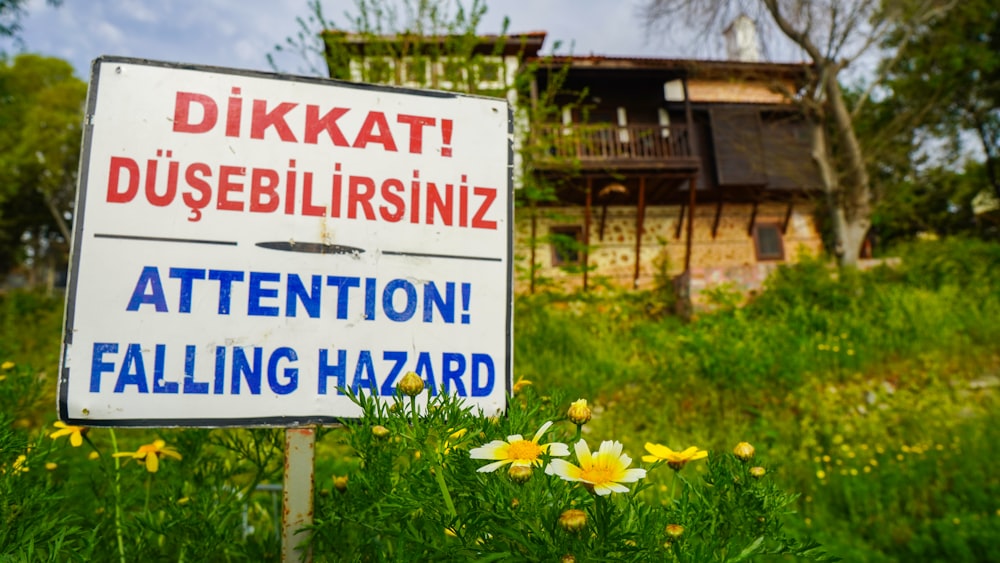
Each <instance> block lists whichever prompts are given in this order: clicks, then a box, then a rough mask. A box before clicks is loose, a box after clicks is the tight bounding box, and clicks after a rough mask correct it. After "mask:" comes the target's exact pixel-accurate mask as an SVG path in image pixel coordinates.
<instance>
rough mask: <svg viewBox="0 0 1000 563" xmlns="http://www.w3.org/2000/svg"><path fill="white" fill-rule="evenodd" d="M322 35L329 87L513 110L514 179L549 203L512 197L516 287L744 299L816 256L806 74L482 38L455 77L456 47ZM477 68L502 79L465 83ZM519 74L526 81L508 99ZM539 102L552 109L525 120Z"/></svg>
mask: <svg viewBox="0 0 1000 563" xmlns="http://www.w3.org/2000/svg"><path fill="white" fill-rule="evenodd" d="M324 39H325V40H326V43H327V59H328V64H329V66H330V74H331V76H332V77H337V78H347V79H352V80H368V81H373V80H376V78H373V77H374V76H376V75H378V76H379V77H380V78H378V79H377V80H378V81H386V82H389V83H394V84H400V85H406V86H417V87H430V88H442V89H457V90H462V91H470V92H476V93H485V94H491V95H506V96H507V97H508V99H509V100H510V101H511V102H512V103H513V104H514V106H515V111H516V112H517V114H518V115H519V116H521V117H520V118H519V119H520V121H521V126H519V127H518V128H517V129H518V130H519V131H520V134H521V137H520V138H519V139H518V141H517V143H518V145H519V146H520V147H521V150H520V151H518V152H517V154H516V155H515V167H516V168H517V169H518V172H517V173H519V174H520V175H521V177H520V180H519V181H515V185H516V186H518V187H520V188H521V189H524V188H523V187H524V186H526V185H529V184H531V185H532V187H533V188H535V189H539V188H540V187H541V189H544V190H547V191H548V192H549V195H550V196H551V197H549V198H547V199H545V200H544V201H531V202H528V201H526V198H524V197H519V198H518V199H519V200H520V203H521V204H522V205H519V206H518V207H517V209H516V211H515V225H514V227H515V237H514V240H515V245H516V248H515V257H516V260H517V264H516V267H517V271H518V274H517V276H516V289H517V290H518V291H523V292H529V291H536V290H538V289H539V288H542V287H545V286H558V287H561V288H563V289H569V288H574V287H576V288H583V289H589V288H590V287H592V286H594V285H596V284H598V283H600V284H609V285H614V286H619V287H631V288H648V287H651V286H654V285H657V284H659V285H663V284H666V283H672V284H673V286H674V287H675V288H677V289H678V291H679V292H680V293H681V295H682V297H685V298H687V297H689V296H691V297H695V298H696V297H697V294H698V292H699V291H700V290H702V289H704V288H706V287H709V286H711V285H714V284H717V283H722V282H731V283H734V284H735V285H737V286H738V287H741V288H743V289H754V288H756V287H757V286H759V285H760V283H761V282H762V281H763V279H764V278H765V277H766V276H767V273H768V272H769V271H771V270H772V269H773V268H774V267H775V266H776V265H778V264H781V263H785V262H788V261H792V260H795V259H796V258H797V257H798V256H800V255H802V253H803V252H804V253H807V254H816V253H819V252H821V251H822V242H821V239H820V235H819V232H818V228H817V222H816V220H815V218H814V203H813V202H814V201H815V199H816V197H817V195H818V194H819V192H820V184H819V174H818V171H817V167H816V166H815V164H814V161H813V158H812V149H811V145H810V138H811V124H810V123H809V122H808V121H807V120H806V119H805V118H804V117H803V116H802V114H801V112H800V111H799V110H798V108H797V106H796V105H795V104H794V103H791V100H792V99H793V98H794V97H795V96H796V94H797V92H798V91H799V89H800V88H801V87H802V86H803V85H804V84H805V83H806V80H807V78H808V73H809V72H810V70H811V69H810V67H809V66H808V65H805V64H776V63H761V62H737V61H709V60H686V59H648V58H614V57H596V56H589V57H540V56H538V52H539V50H540V49H541V47H542V45H543V42H544V39H545V34H544V32H532V33H526V34H521V35H513V36H507V37H497V36H481V37H479V43H478V44H476V45H474V46H473V48H472V49H471V50H469V49H467V50H466V56H467V57H469V58H470V60H469V61H467V62H469V63H471V64H470V65H469V66H470V67H471V69H467V70H465V71H463V72H462V73H458V74H456V73H454V72H449V70H448V67H449V64H450V63H454V62H455V57H454V55H453V54H452V53H449V52H448V49H449V47H448V45H450V44H453V43H454V42H453V41H451V40H452V39H453V38H449V37H441V38H435V37H431V38H423V39H421V40H420V41H419V42H417V43H413V41H414V39H415V38H413V37H407V36H391V37H382V38H370V37H368V38H365V37H360V36H356V35H351V34H345V33H343V32H338V31H328V32H326V33H324ZM466 47H468V45H467V44H466ZM345 53H346V55H345ZM421 61H422V62H421ZM417 62H419V63H420V64H416V63H417ZM376 63H377V64H376ZM489 66H495V67H496V68H497V69H499V72H496V73H493V72H490V73H489V74H490V75H491V76H492V77H491V78H489V79H488V80H486V81H481V82H480V83H478V84H477V83H475V82H474V81H471V80H470V78H471V77H472V76H473V74H477V75H479V76H485V75H486V74H484V72H483V71H484V69H486V68H487V67H489ZM525 68H530V69H532V72H531V75H530V76H529V79H530V80H529V81H528V82H529V84H530V85H529V87H528V88H522V89H521V91H516V90H515V88H514V84H515V82H518V80H517V77H518V75H519V73H520V72H521V70H523V69H525ZM379 69H381V71H380V72H375V71H376V70H379ZM415 69H416V70H415ZM519 82H520V83H521V84H522V85H523V84H524V81H523V80H521V81H519ZM553 93H555V95H554V97H553V96H552V94H553ZM543 98H544V99H545V100H548V101H546V102H542V101H541V100H542V99H543ZM543 103H545V104H550V105H554V107H550V108H548V109H549V111H545V112H538V111H528V110H530V109H539V105H540V104H543ZM529 115H547V116H550V117H549V118H546V119H539V120H535V121H531V119H529V118H527V116H529ZM525 193H526V192H525Z"/></svg>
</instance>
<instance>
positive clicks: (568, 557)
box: [559, 553, 576, 563]
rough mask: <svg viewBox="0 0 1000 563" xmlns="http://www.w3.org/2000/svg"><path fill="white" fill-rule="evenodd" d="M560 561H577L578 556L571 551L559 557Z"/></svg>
mask: <svg viewBox="0 0 1000 563" xmlns="http://www.w3.org/2000/svg"><path fill="white" fill-rule="evenodd" d="M559 563H576V557H573V554H571V553H567V554H566V555H563V556H562V558H560V559H559Z"/></svg>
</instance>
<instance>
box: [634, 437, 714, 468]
mask: <svg viewBox="0 0 1000 563" xmlns="http://www.w3.org/2000/svg"><path fill="white" fill-rule="evenodd" d="M646 451H647V452H649V453H650V454H652V455H644V456H642V461H645V462H647V463H653V462H656V461H665V462H667V465H669V466H670V469H673V470H674V471H680V470H681V469H682V468H683V467H684V465H685V464H686V463H687V462H689V461H695V460H699V459H702V458H706V457H708V452H707V451H705V450H699V449H698V448H696V447H694V446H691V447H690V448H688V449H686V450H684V451H682V452H675V451H674V450H671V449H670V448H668V447H666V446H664V445H661V444H651V443H649V442H646Z"/></svg>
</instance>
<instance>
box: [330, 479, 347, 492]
mask: <svg viewBox="0 0 1000 563" xmlns="http://www.w3.org/2000/svg"><path fill="white" fill-rule="evenodd" d="M333 488H335V489H337V490H338V491H340V492H342V493H343V492H345V491H347V475H334V476H333Z"/></svg>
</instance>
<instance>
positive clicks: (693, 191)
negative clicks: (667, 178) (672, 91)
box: [681, 76, 704, 283]
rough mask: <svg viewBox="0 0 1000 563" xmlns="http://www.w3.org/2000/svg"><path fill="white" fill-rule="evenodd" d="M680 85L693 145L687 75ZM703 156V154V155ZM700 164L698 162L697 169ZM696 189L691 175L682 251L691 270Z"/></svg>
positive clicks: (695, 180) (689, 280) (694, 179)
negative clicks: (683, 248) (684, 239)
mask: <svg viewBox="0 0 1000 563" xmlns="http://www.w3.org/2000/svg"><path fill="white" fill-rule="evenodd" d="M681 85H682V86H683V87H684V120H685V121H687V126H688V145H693V144H694V143H695V138H694V137H695V135H694V114H693V112H692V111H691V96H690V95H688V77H687V76H685V77H684V78H683V79H682V80H681ZM689 148H690V150H691V154H692V155H694V154H695V153H696V151H695V150H694V146H690V147H689ZM703 156H704V155H703ZM700 167H701V165H700V164H699V170H700ZM697 191H698V176H697V175H695V176H692V177H691V179H690V180H689V181H688V224H687V241H686V243H685V246H686V248H685V252H684V271H685V272H687V273H689V274H690V272H691V240H692V238H693V237H694V212H695V202H696V199H697V197H696V195H695V194H696V192H697ZM688 283H691V276H690V275H689V276H688Z"/></svg>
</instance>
